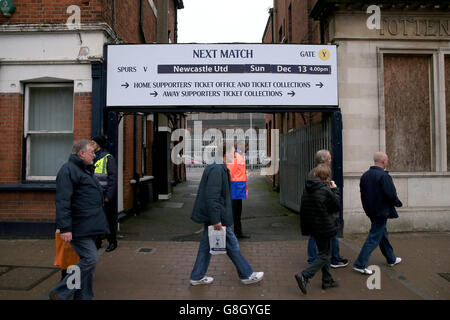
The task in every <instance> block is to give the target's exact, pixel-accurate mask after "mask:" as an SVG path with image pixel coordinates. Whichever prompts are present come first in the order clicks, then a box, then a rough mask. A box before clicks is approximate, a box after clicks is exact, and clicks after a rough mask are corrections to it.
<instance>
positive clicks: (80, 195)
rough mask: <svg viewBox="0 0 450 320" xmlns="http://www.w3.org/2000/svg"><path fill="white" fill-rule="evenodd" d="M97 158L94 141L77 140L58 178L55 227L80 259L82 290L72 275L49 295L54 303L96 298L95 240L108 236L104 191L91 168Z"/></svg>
mask: <svg viewBox="0 0 450 320" xmlns="http://www.w3.org/2000/svg"><path fill="white" fill-rule="evenodd" d="M94 157H95V153H94V146H93V145H92V144H91V141H88V140H80V141H75V142H74V144H73V147H72V154H71V155H70V157H69V161H68V162H66V163H65V164H64V165H63V166H62V167H61V169H60V170H59V171H58V175H57V176H56V199H55V205H56V227H57V228H58V229H60V232H61V239H62V240H63V241H65V242H70V245H71V246H72V248H73V249H74V250H75V252H76V253H77V254H78V256H79V257H80V260H79V262H78V264H77V267H78V268H79V271H80V279H79V284H80V286H81V287H79V288H77V287H76V286H75V285H73V283H71V281H70V280H71V279H72V274H70V273H69V274H67V275H66V276H65V277H64V278H63V279H62V280H61V281H60V282H59V283H58V284H57V285H56V286H55V287H54V288H53V290H52V291H51V292H50V293H49V297H50V299H51V300H68V299H70V298H71V297H72V296H73V297H74V299H75V300H92V299H93V297H94V292H93V289H92V286H93V282H94V273H95V267H96V265H97V262H98V253H97V247H96V245H95V238H96V236H97V235H101V234H108V233H109V230H108V224H107V221H106V217H105V214H104V212H103V190H102V187H101V186H100V183H99V182H98V180H97V179H96V178H95V177H94V172H93V167H92V164H93V160H94ZM76 274H77V273H76V272H75V275H76ZM76 282H77V281H75V284H76ZM69 284H71V285H69Z"/></svg>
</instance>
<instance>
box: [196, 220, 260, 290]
mask: <svg viewBox="0 0 450 320" xmlns="http://www.w3.org/2000/svg"><path fill="white" fill-rule="evenodd" d="M226 241H227V244H226V246H227V255H228V257H230V259H231V261H232V262H233V263H234V266H235V267H236V271H237V273H238V276H239V279H248V278H249V277H250V276H251V275H252V273H253V269H252V267H251V266H250V265H249V263H248V262H247V260H245V258H244V257H243V256H242V254H241V249H240V248H239V242H238V240H237V238H236V236H235V235H234V233H233V231H232V230H231V228H230V227H227V228H226ZM210 260H211V254H210V253H209V238H208V227H205V230H203V235H202V239H201V240H200V245H199V247H198V253H197V259H196V260H195V264H194V268H193V269H192V272H191V280H194V281H196V280H200V279H202V278H203V277H204V276H205V274H206V271H207V270H208V266H209V261H210Z"/></svg>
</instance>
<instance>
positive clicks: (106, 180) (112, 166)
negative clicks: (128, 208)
mask: <svg viewBox="0 0 450 320" xmlns="http://www.w3.org/2000/svg"><path fill="white" fill-rule="evenodd" d="M92 141H93V144H94V152H95V158H94V175H95V177H96V178H97V179H98V181H99V182H100V185H101V186H102V188H103V195H104V198H105V206H104V207H105V214H106V219H107V220H108V225H109V235H107V236H106V239H107V240H108V247H107V248H106V250H105V251H106V252H110V251H113V250H114V249H116V248H117V207H116V201H115V200H116V195H117V164H116V160H115V159H114V157H113V156H112V155H111V154H110V153H109V152H108V150H106V149H105V146H106V138H105V137H104V136H96V137H93V138H92ZM96 245H97V248H100V247H101V246H102V238H101V236H99V237H97V240H96Z"/></svg>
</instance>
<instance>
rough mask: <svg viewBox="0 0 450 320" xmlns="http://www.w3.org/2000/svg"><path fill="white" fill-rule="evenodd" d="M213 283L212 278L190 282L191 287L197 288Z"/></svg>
mask: <svg viewBox="0 0 450 320" xmlns="http://www.w3.org/2000/svg"><path fill="white" fill-rule="evenodd" d="M213 281H214V278H213V277H203V278H201V279H200V280H191V285H193V286H198V285H199V284H210V283H212V282H213Z"/></svg>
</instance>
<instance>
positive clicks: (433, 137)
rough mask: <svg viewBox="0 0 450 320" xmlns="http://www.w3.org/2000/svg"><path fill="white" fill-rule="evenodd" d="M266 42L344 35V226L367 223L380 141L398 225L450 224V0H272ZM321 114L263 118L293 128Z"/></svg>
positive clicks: (327, 40)
mask: <svg viewBox="0 0 450 320" xmlns="http://www.w3.org/2000/svg"><path fill="white" fill-rule="evenodd" d="M369 5H376V7H373V6H372V7H371V8H369ZM368 8H369V12H367V10H368ZM377 22H378V25H377V24H376V23H377ZM263 42H266V43H310V44H335V45H337V55H338V57H337V58H338V94H339V109H340V110H341V112H342V157H343V168H342V172H343V186H344V200H343V204H344V215H343V217H344V218H345V229H346V232H365V231H367V228H368V227H369V223H368V220H367V219H366V217H365V215H364V213H363V210H362V207H361V202H360V197H359V178H360V176H361V174H362V173H363V172H364V171H365V170H367V169H368V168H369V166H370V165H371V164H372V155H373V154H374V152H376V151H378V150H381V151H385V152H386V153H387V154H388V156H389V157H390V165H389V168H388V169H389V170H390V173H391V175H392V176H393V178H394V182H395V183H396V186H397V191H398V193H399V197H400V199H401V200H402V201H403V204H404V207H403V208H401V209H400V213H399V215H400V219H396V220H395V221H393V223H392V224H391V228H392V230H397V231H417V230H449V229H450V197H449V196H448V194H449V193H450V174H449V170H450V160H449V159H450V157H449V152H450V113H449V110H450V104H449V101H450V89H449V88H450V87H449V79H450V71H449V70H450V69H449V65H450V63H449V61H450V49H449V48H450V2H449V1H373V2H368V1H345V0H304V1H300V0H274V7H273V9H272V11H271V15H270V17H269V19H268V22H267V26H266V30H265V33H264V37H263ZM323 116H324V113H320V112H316V113H313V114H308V113H297V114H294V115H293V114H290V113H285V114H282V115H279V116H276V117H274V116H273V115H267V116H266V126H267V127H268V128H269V127H272V128H279V129H280V132H281V133H282V134H288V133H289V134H291V133H293V132H296V131H301V130H303V129H302V128H305V127H313V126H315V125H316V124H317V123H320V122H321V121H322V122H323V120H324V119H323ZM282 134H281V135H282ZM300 152H303V153H304V152H307V150H301V151H300ZM312 152H313V150H311V151H310V153H312ZM280 175H281V176H282V175H283V172H282V170H280ZM279 179H280V177H279V176H277V177H274V185H276V186H280V181H279ZM281 186H282V183H281ZM281 191H283V190H281Z"/></svg>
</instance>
